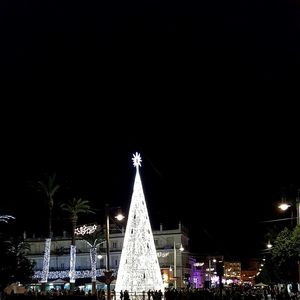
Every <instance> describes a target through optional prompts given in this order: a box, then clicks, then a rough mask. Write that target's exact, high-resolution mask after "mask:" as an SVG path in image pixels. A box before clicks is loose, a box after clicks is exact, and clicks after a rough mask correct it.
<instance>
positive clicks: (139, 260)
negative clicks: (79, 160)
mask: <svg viewBox="0 0 300 300" xmlns="http://www.w3.org/2000/svg"><path fill="white" fill-rule="evenodd" d="M132 160H133V165H134V166H135V167H136V175H135V180H134V187H133V193H132V198H131V203H130V209H129V214H128V221H127V226H126V231H125V237H124V243H123V249H122V254H121V260H120V265H119V270H118V274H117V281H116V286H115V291H116V295H119V294H120V291H121V290H122V291H123V292H124V290H128V292H129V293H136V294H137V295H138V294H142V292H143V291H145V292H147V291H148V290H151V291H155V290H157V291H159V290H161V291H162V292H163V281H162V275H161V272H160V267H159V263H158V258H157V253H156V249H155V244H154V239H153V234H152V229H151V225H150V221H149V216H148V210H147V205H146V201H145V196H144V192H143V187H142V182H141V178H140V173H139V167H140V166H141V161H142V160H141V156H140V154H139V153H136V154H134V155H133V158H132Z"/></svg>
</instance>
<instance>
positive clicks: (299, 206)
mask: <svg viewBox="0 0 300 300" xmlns="http://www.w3.org/2000/svg"><path fill="white" fill-rule="evenodd" d="M293 205H294V206H295V208H296V219H297V225H300V189H298V193H297V197H296V200H295V202H293V203H288V202H287V201H286V198H285V197H284V198H282V199H281V204H280V205H279V206H278V207H279V208H280V209H281V210H283V211H285V210H287V209H288V208H291V225H292V227H293V219H294V214H293V208H292V206H293ZM298 282H300V262H299V261H298Z"/></svg>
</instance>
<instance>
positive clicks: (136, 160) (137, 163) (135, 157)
mask: <svg viewBox="0 0 300 300" xmlns="http://www.w3.org/2000/svg"><path fill="white" fill-rule="evenodd" d="M132 160H133V165H134V166H135V167H136V168H138V167H141V162H142V158H141V155H140V154H139V153H138V152H135V154H133V158H132Z"/></svg>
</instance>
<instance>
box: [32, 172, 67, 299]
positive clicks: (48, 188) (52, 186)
mask: <svg viewBox="0 0 300 300" xmlns="http://www.w3.org/2000/svg"><path fill="white" fill-rule="evenodd" d="M34 187H35V189H36V190H37V191H38V192H40V193H42V194H43V195H44V196H45V199H46V202H47V204H48V209H49V211H48V213H49V215H48V234H47V235H48V238H47V239H46V240H45V251H44V260H43V275H42V277H43V278H42V280H41V282H42V286H41V290H42V293H44V292H45V289H46V282H47V281H48V274H49V264H50V249H51V236H52V211H53V206H54V198H53V197H54V195H55V194H56V193H57V191H58V189H59V188H60V187H61V185H59V184H56V174H55V173H54V174H52V175H46V179H45V181H42V180H38V181H37V182H36V183H34Z"/></svg>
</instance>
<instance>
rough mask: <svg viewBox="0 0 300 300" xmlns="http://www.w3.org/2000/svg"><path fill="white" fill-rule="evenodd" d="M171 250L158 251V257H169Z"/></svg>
mask: <svg viewBox="0 0 300 300" xmlns="http://www.w3.org/2000/svg"><path fill="white" fill-rule="evenodd" d="M169 254H170V253H169V252H161V251H158V252H157V257H167V256H169Z"/></svg>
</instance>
